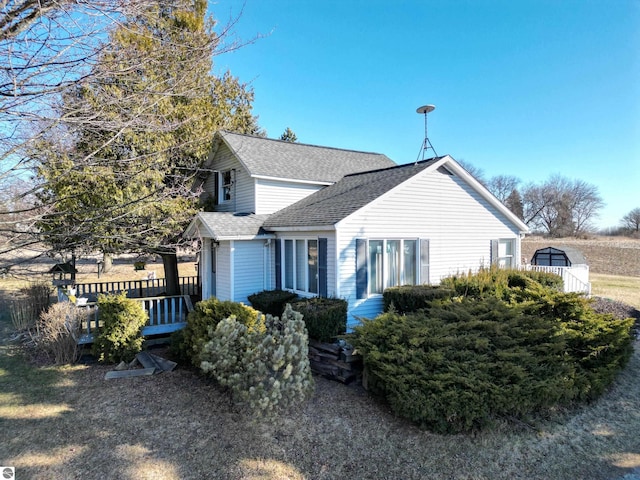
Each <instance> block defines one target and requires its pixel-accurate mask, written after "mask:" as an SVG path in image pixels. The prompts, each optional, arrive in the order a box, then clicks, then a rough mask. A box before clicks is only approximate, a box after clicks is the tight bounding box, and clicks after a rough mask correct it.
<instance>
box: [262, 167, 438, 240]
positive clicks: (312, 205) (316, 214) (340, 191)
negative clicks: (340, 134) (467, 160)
mask: <svg viewBox="0 0 640 480" xmlns="http://www.w3.org/2000/svg"><path fill="white" fill-rule="evenodd" d="M441 158H443V157H437V158H432V159H430V160H424V161H421V162H418V163H415V164H407V165H396V166H395V167H392V168H385V169H380V170H374V171H370V172H364V173H357V174H352V175H347V176H345V177H344V178H343V179H342V180H340V181H339V182H337V183H335V184H333V185H331V186H329V187H326V188H324V189H322V190H320V191H318V192H316V193H313V194H312V195H309V196H308V197H306V198H303V199H302V200H300V201H299V202H296V203H294V204H293V205H291V206H289V207H286V208H284V209H282V210H280V211H278V212H276V213H274V214H272V215H271V216H270V217H269V218H268V219H267V220H266V221H265V223H264V225H263V226H264V228H265V229H267V230H268V229H270V228H276V227H300V226H328V225H334V224H336V223H337V222H339V221H340V220H342V219H343V218H345V217H347V216H348V215H350V214H352V213H353V212H355V211H356V210H359V209H360V208H362V207H364V206H365V205H367V204H368V203H370V202H372V201H373V200H375V199H376V198H378V197H380V196H381V195H382V194H384V193H385V192H388V191H389V190H391V189H392V188H394V187H396V186H398V185H400V184H401V183H402V182H404V181H405V180H408V179H409V178H411V177H413V176H414V175H416V174H418V173H419V172H421V171H423V170H424V169H426V168H428V167H429V166H430V165H433V164H434V163H435V162H437V161H438V160H440V159H441Z"/></svg>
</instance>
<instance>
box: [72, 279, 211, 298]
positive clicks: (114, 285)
mask: <svg viewBox="0 0 640 480" xmlns="http://www.w3.org/2000/svg"><path fill="white" fill-rule="evenodd" d="M179 280H180V293H181V294H182V295H191V296H199V295H200V283H199V281H198V277H197V276H193V277H180V278H179ZM166 285H167V283H166V279H164V278H154V279H148V280H146V279H145V280H121V281H110V282H92V283H76V284H75V286H74V287H75V289H76V296H77V297H78V298H80V297H85V298H88V299H89V301H90V302H95V301H96V300H97V299H98V295H99V294H101V293H104V294H107V293H120V292H127V297H129V298H149V297H156V296H159V295H163V294H164V292H165V290H166Z"/></svg>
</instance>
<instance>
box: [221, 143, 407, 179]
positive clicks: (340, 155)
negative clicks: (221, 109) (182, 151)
mask: <svg viewBox="0 0 640 480" xmlns="http://www.w3.org/2000/svg"><path fill="white" fill-rule="evenodd" d="M219 135H220V136H221V137H222V138H223V139H224V140H225V141H226V142H227V144H228V145H229V147H230V148H231V150H232V151H233V152H234V153H235V154H236V155H237V157H238V158H239V159H240V161H241V162H242V163H243V164H244V165H245V167H246V168H247V169H248V170H249V173H250V174H251V175H257V176H266V177H275V178H290V179H295V180H303V181H312V182H326V183H333V182H337V181H338V180H340V179H341V178H342V177H344V176H345V175H348V174H350V173H357V172H365V171H368V170H376V169H380V168H387V167H391V166H394V165H395V163H394V162H393V161H392V160H391V159H390V158H389V157H387V156H386V155H383V154H380V153H371V152H358V151H354V150H342V149H339V148H331V147H319V146H315V145H306V144H303V143H292V142H284V141H282V140H273V139H270V138H264V137H256V136H252V135H241V134H237V133H230V132H225V131H221V132H219Z"/></svg>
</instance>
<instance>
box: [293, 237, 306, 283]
mask: <svg viewBox="0 0 640 480" xmlns="http://www.w3.org/2000/svg"><path fill="white" fill-rule="evenodd" d="M306 263H307V252H305V249H304V240H296V290H302V291H306V290H307V282H306V278H305V267H306Z"/></svg>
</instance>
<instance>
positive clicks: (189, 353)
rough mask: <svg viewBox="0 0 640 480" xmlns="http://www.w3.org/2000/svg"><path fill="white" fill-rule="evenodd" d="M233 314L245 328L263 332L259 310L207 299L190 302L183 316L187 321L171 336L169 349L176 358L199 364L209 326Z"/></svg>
mask: <svg viewBox="0 0 640 480" xmlns="http://www.w3.org/2000/svg"><path fill="white" fill-rule="evenodd" d="M231 316H233V317H234V318H235V319H236V321H238V322H239V323H241V324H242V325H244V326H246V327H247V328H248V329H249V330H259V331H264V319H263V317H262V316H261V315H260V312H258V311H257V310H254V309H253V308H251V307H248V306H246V305H243V304H242V303H238V302H232V301H230V300H218V299H217V298H215V297H211V298H208V299H207V300H203V301H201V302H198V303H196V304H195V305H194V308H193V311H192V312H189V315H187V324H186V326H185V327H184V328H183V329H182V330H179V331H178V332H175V333H174V334H173V335H172V338H171V351H172V353H173V355H174V356H175V357H176V359H177V360H178V361H181V362H185V363H190V364H192V365H193V366H195V367H200V363H201V361H202V360H201V359H200V352H201V351H202V348H203V347H204V344H205V343H207V342H208V341H209V340H210V338H209V329H210V328H211V327H212V328H213V329H215V328H216V326H217V325H218V323H220V322H221V321H222V320H224V319H225V318H229V317H231Z"/></svg>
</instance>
